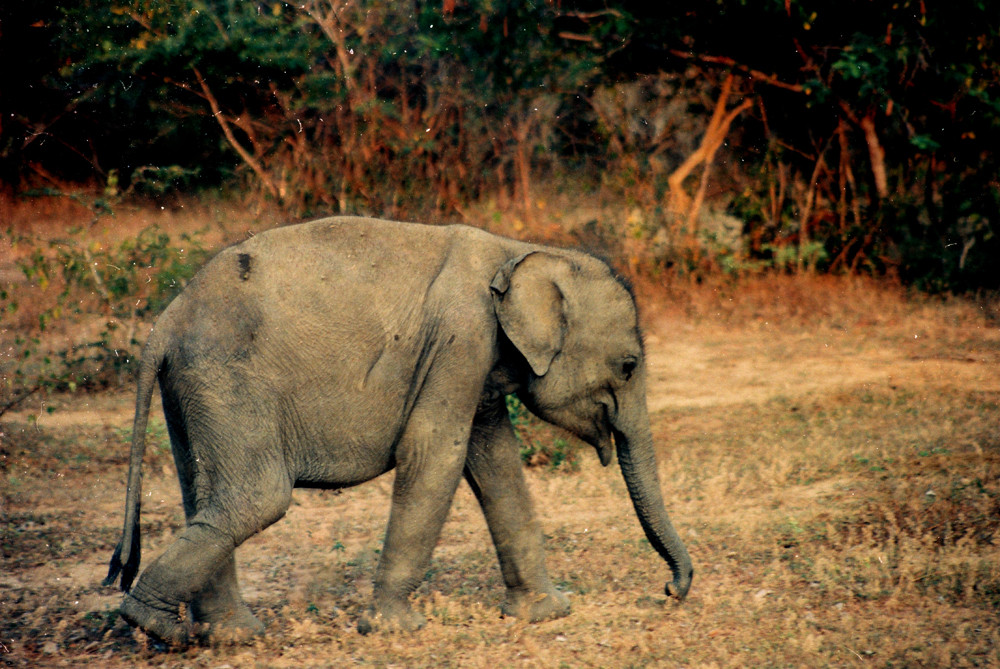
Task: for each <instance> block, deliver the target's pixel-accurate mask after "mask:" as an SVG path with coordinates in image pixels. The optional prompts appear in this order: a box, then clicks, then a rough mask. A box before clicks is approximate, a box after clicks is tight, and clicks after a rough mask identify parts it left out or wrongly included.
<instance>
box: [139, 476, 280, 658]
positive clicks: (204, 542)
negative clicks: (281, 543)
mask: <svg viewBox="0 0 1000 669" xmlns="http://www.w3.org/2000/svg"><path fill="white" fill-rule="evenodd" d="M262 471H267V468H262ZM273 474H274V472H273V471H272V472H271V475H270V476H264V475H262V476H260V477H253V479H247V480H244V481H243V482H242V484H241V485H240V487H239V490H224V491H216V493H215V494H214V495H212V497H210V498H208V499H206V500H205V501H204V502H201V503H199V510H198V512H197V513H195V514H194V515H193V516H192V517H191V518H189V521H188V522H189V524H188V526H187V527H186V528H185V529H184V531H183V532H182V533H181V535H180V536H179V537H178V538H177V539H176V540H175V541H174V542H173V543H172V544H171V545H170V546H168V547H167V549H166V551H164V553H163V554H162V555H161V556H160V557H159V558H157V559H156V560H155V561H153V563H152V564H151V565H149V567H148V568H147V569H146V570H145V571H144V572H143V574H142V576H141V577H140V578H139V581H138V583H137V585H136V586H135V587H134V588H133V589H132V591H131V592H130V593H129V594H128V595H127V596H126V597H125V600H124V601H123V603H122V607H121V614H122V617H123V618H125V620H126V621H127V622H128V623H129V624H131V625H134V626H137V627H141V628H142V629H143V630H145V631H146V632H148V633H149V634H151V635H152V636H154V637H157V638H159V639H161V640H163V641H166V642H168V643H176V644H185V643H186V642H187V638H188V636H189V634H190V632H191V631H192V629H191V623H192V622H207V623H209V626H210V627H209V630H208V633H209V636H211V637H215V636H216V632H219V633H220V634H219V636H220V637H221V638H226V637H235V638H237V639H239V638H246V637H249V636H252V635H253V634H256V633H259V632H260V631H261V630H262V625H261V624H260V622H259V621H258V620H257V619H256V618H255V617H254V616H253V614H251V613H250V610H249V608H248V607H247V606H246V604H245V603H244V602H243V600H242V598H241V597H240V595H239V592H238V586H237V580H236V564H235V559H234V557H233V550H234V549H235V548H236V547H237V546H239V545H240V544H241V543H243V541H245V540H246V539H247V538H249V537H250V536H252V535H253V534H256V533H257V532H259V531H260V530H262V529H264V528H265V527H267V526H269V525H271V524H272V523H274V522H275V521H277V520H278V519H279V518H281V517H282V516H283V515H284V514H285V511H286V510H287V509H288V505H289V503H290V502H291V489H292V486H291V482H290V480H289V479H288V477H285V476H274V475H273ZM262 479H264V480H262ZM185 607H189V609H188V611H187V612H188V613H190V614H191V615H190V616H186V615H184V614H185ZM192 619H193V620H192Z"/></svg>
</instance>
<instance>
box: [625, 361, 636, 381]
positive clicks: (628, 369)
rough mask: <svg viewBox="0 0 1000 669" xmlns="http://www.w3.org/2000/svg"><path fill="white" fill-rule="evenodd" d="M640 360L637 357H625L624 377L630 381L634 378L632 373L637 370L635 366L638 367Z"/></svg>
mask: <svg viewBox="0 0 1000 669" xmlns="http://www.w3.org/2000/svg"><path fill="white" fill-rule="evenodd" d="M638 365H639V361H638V360H636V359H635V358H625V360H624V362H622V377H623V378H624V379H625V380H626V381H628V380H629V379H631V378H632V374H633V373H634V372H635V368H636V367H638Z"/></svg>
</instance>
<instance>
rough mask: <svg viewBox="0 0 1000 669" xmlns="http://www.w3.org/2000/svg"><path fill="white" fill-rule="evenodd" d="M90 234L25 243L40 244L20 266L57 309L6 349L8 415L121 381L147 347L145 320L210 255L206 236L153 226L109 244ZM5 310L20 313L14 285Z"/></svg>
mask: <svg viewBox="0 0 1000 669" xmlns="http://www.w3.org/2000/svg"><path fill="white" fill-rule="evenodd" d="M84 233H85V230H83V229H76V230H73V231H71V233H70V235H71V236H70V237H68V238H65V239H58V240H53V241H51V242H48V243H47V244H45V245H42V244H40V243H38V242H36V241H35V240H30V239H23V238H22V239H19V240H17V241H18V243H22V244H23V243H29V244H33V245H34V248H33V250H32V252H31V253H30V254H29V255H28V256H27V257H26V258H25V259H23V260H21V261H20V262H19V266H20V269H21V271H22V273H23V274H24V277H25V279H27V284H28V286H27V287H28V288H29V289H34V290H36V291H37V292H38V293H40V294H41V295H42V296H44V297H43V300H44V301H45V303H46V304H47V305H49V306H47V307H46V308H44V309H43V310H41V311H40V312H39V314H38V321H37V325H36V326H35V327H34V328H32V329H31V330H30V331H29V332H19V333H17V334H15V335H14V339H13V345H12V346H10V347H9V348H8V350H7V351H5V353H6V356H5V360H4V361H3V362H2V363H0V364H2V371H3V379H4V383H3V387H2V389H0V414H2V413H3V412H4V411H7V410H9V409H11V408H13V407H15V406H17V405H18V404H19V403H20V402H22V401H24V399H26V398H27V397H29V396H31V395H33V394H34V393H36V392H39V391H48V390H58V391H74V390H77V389H92V388H105V387H111V386H117V385H121V383H122V382H123V381H124V380H125V379H126V378H127V377H128V376H129V375H130V374H131V372H132V370H133V368H134V365H135V361H136V358H137V356H138V353H139V350H140V347H141V345H142V341H141V340H140V339H141V335H140V328H139V326H140V324H141V323H142V322H143V321H145V320H148V319H149V318H151V317H152V316H154V315H155V314H157V313H159V312H160V311H162V310H163V309H164V308H165V307H166V305H167V304H168V303H169V302H170V300H171V299H173V297H174V296H175V295H176V294H177V293H179V292H180V290H181V289H182V288H183V287H184V286H185V285H186V284H187V281H188V280H189V279H190V278H191V277H192V276H193V275H194V273H195V272H196V271H197V269H198V268H199V267H200V266H201V265H202V264H203V263H204V262H205V260H206V259H207V258H208V255H209V254H208V251H207V250H206V249H205V247H204V245H203V244H202V242H201V239H200V235H199V234H194V235H188V234H184V235H181V237H180V239H179V243H178V242H176V241H174V240H172V239H171V237H170V235H168V234H167V233H166V232H164V231H162V230H160V229H158V228H155V227H150V228H147V229H145V230H143V231H142V232H140V233H139V234H138V235H137V236H136V237H134V238H129V239H126V240H124V241H122V242H121V243H119V244H118V245H117V246H102V245H101V244H99V243H97V242H94V241H88V240H87V239H86V237H85V234H84ZM0 307H2V309H0V311H2V314H3V318H5V319H7V320H10V319H12V317H13V316H14V315H15V314H16V313H17V312H18V310H19V308H20V303H19V301H18V299H17V295H16V294H15V293H14V291H13V290H5V291H0ZM95 314H96V315H97V316H98V318H99V319H100V320H99V322H98V323H97V324H96V327H95V324H94V322H93V320H94V316H95ZM4 325H5V326H9V325H10V324H9V323H4ZM4 329H6V330H8V331H11V330H13V327H12V326H11V327H5V328H4ZM77 333H78V334H77ZM60 335H62V336H60ZM56 341H63V342H64V343H62V344H55V343H53V342H56Z"/></svg>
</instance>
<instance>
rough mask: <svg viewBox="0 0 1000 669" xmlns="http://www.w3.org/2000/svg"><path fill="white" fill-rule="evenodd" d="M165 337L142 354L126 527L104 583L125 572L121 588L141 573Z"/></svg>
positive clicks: (152, 342)
mask: <svg viewBox="0 0 1000 669" xmlns="http://www.w3.org/2000/svg"><path fill="white" fill-rule="evenodd" d="M162 342H163V338H162V337H157V336H156V331H154V334H153V335H151V336H150V339H149V342H147V344H146V348H145V350H144V351H143V354H142V362H141V364H140V367H139V378H138V387H137V389H136V396H135V418H134V420H133V423H132V449H131V458H130V460H129V466H128V488H127V491H126V493H125V528H124V529H123V530H122V538H121V541H119V542H118V545H117V546H116V547H115V552H114V554H113V555H112V556H111V564H110V567H109V568H108V575H107V577H106V578H105V579H104V585H113V584H114V582H115V580H116V579H117V578H118V576H119V575H121V589H122V591H123V592H128V591H129V589H130V588H131V587H132V581H134V580H135V576H136V574H138V573H139V561H140V559H141V553H142V550H141V546H140V541H139V508H140V506H141V497H142V457H143V455H144V454H145V452H146V423H147V421H148V419H149V405H150V402H151V401H152V398H153V392H154V390H155V387H156V377H157V374H158V373H159V370H160V366H161V364H162V363H163V357H164V351H163V345H162Z"/></svg>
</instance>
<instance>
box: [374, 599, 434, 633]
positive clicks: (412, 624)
mask: <svg viewBox="0 0 1000 669" xmlns="http://www.w3.org/2000/svg"><path fill="white" fill-rule="evenodd" d="M426 624H427V619H426V618H424V616H423V615H422V614H420V613H418V612H416V611H414V610H413V608H412V607H411V606H410V604H409V603H408V602H401V603H395V604H390V605H376V606H375V607H373V608H371V609H369V610H368V612H367V613H365V614H364V615H362V616H361V619H360V620H358V631H359V632H361V633H362V634H371V633H372V632H375V631H377V630H387V631H391V632H396V631H400V632H415V631H416V630H418V629H420V628H422V627H423V626H424V625H426Z"/></svg>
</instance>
